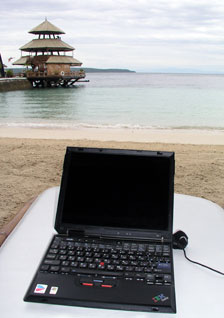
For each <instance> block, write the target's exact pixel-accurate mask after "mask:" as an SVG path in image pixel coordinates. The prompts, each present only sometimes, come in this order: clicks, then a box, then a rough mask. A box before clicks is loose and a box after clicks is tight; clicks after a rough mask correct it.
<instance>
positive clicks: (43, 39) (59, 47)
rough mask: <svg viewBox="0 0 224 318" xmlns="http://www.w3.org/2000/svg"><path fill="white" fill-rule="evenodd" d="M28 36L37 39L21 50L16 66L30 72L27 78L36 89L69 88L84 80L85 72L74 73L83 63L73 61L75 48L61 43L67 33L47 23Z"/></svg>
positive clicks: (46, 21) (34, 29)
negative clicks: (76, 67) (75, 68)
mask: <svg viewBox="0 0 224 318" xmlns="http://www.w3.org/2000/svg"><path fill="white" fill-rule="evenodd" d="M29 33H31V34H35V35H37V36H38V38H36V39H33V40H32V41H30V42H28V43H27V44H25V45H23V46H22V47H21V48H20V50H21V58H20V59H18V60H17V61H15V62H14V63H13V65H24V66H27V67H28V69H29V68H30V70H28V71H27V72H26V76H27V78H28V79H29V80H30V81H31V82H32V84H33V86H41V87H46V86H48V87H51V86H68V85H71V84H73V83H75V82H76V81H78V80H80V79H83V78H85V73H84V72H83V71H75V72H74V71H71V66H81V65H82V62H80V61H78V60H76V59H75V58H74V57H73V51H74V50H75V49H74V47H72V46H71V45H69V44H67V43H65V42H64V41H62V39H61V34H65V32H64V31H62V30H61V29H59V28H58V27H56V26H55V25H53V24H52V23H50V22H49V21H48V20H47V19H45V21H44V22H42V23H41V24H40V25H38V26H37V27H35V28H33V29H32V30H31V31H29ZM24 52H25V54H26V55H23V53H24ZM27 53H28V54H27Z"/></svg>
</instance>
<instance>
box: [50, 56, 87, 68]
mask: <svg viewBox="0 0 224 318" xmlns="http://www.w3.org/2000/svg"><path fill="white" fill-rule="evenodd" d="M46 64H70V65H73V66H81V65H82V62H80V61H78V60H76V59H74V58H73V57H72V56H59V55H58V56H57V55H50V57H49V59H48V60H47V62H46Z"/></svg>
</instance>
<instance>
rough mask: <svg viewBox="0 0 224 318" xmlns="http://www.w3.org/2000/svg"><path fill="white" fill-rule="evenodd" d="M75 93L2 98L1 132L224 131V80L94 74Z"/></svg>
mask: <svg viewBox="0 0 224 318" xmlns="http://www.w3.org/2000/svg"><path fill="white" fill-rule="evenodd" d="M86 78H87V79H89V80H90V82H89V83H77V84H76V85H75V86H74V87H72V88H51V89H32V90H24V91H13V92H3V93H0V126H11V127H14V126H18V127H19V126H21V127H54V128H66V127H69V128H76V127H104V128H107V127H108V128H117V127H119V128H132V129H141V128H146V129H153V128H161V129H167V128H169V129H170V128H171V129H218V130H223V129H224V75H197V74H196V75H195V74H148V73H88V74H87V77H86Z"/></svg>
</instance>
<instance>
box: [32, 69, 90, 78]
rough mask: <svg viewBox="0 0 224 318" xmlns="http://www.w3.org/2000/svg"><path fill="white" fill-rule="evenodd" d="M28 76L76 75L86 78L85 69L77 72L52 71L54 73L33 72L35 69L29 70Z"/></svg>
mask: <svg viewBox="0 0 224 318" xmlns="http://www.w3.org/2000/svg"><path fill="white" fill-rule="evenodd" d="M26 76H27V77H28V78H29V77H61V76H62V77H63V76H72V77H73V76H74V77H80V78H84V77H85V76H86V74H85V72H83V71H75V72H63V71H61V72H58V73H56V72H55V73H52V74H47V72H40V71H37V72H33V71H27V72H26Z"/></svg>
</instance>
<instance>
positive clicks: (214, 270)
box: [183, 248, 224, 275]
mask: <svg viewBox="0 0 224 318" xmlns="http://www.w3.org/2000/svg"><path fill="white" fill-rule="evenodd" d="M183 252H184V256H185V258H186V259H187V260H188V261H189V262H191V263H194V264H196V265H200V266H202V267H205V268H207V269H210V270H211V271H213V272H216V273H218V274H220V275H224V273H223V272H220V271H217V270H216V269H214V268H212V267H209V266H207V265H204V264H201V263H198V262H195V261H192V260H191V259H190V258H189V257H187V254H186V251H185V249H184V248H183Z"/></svg>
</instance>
